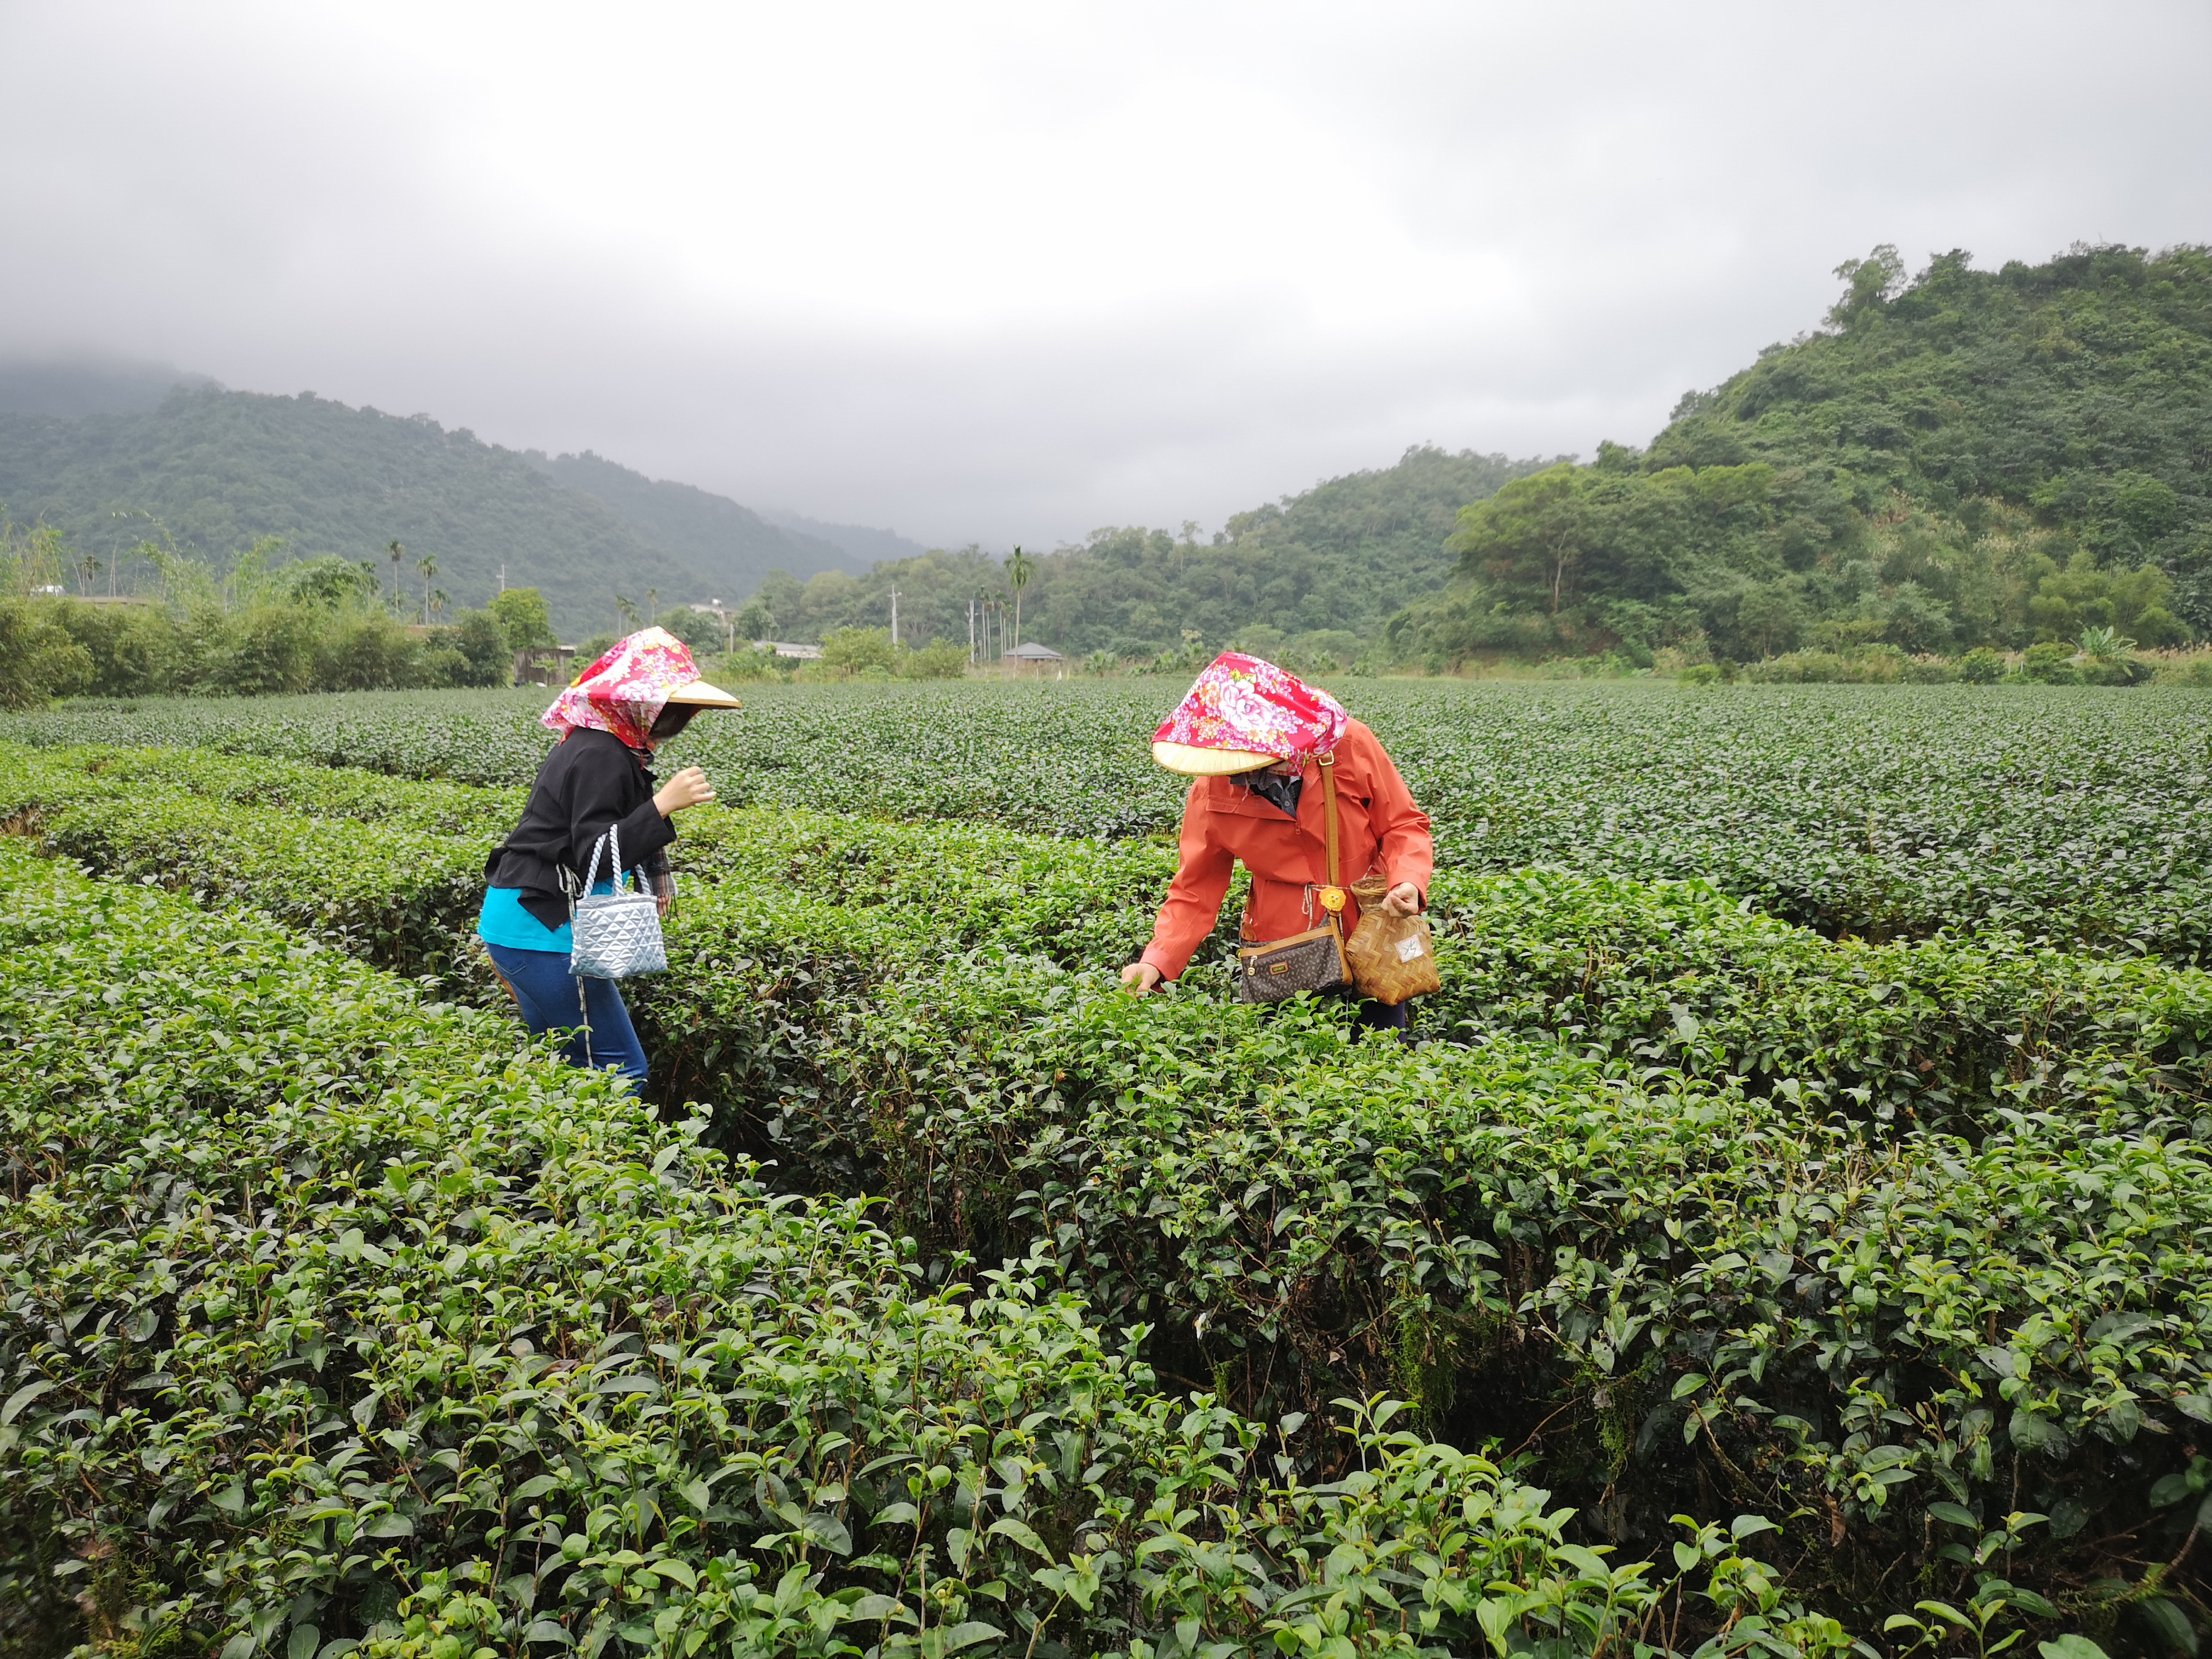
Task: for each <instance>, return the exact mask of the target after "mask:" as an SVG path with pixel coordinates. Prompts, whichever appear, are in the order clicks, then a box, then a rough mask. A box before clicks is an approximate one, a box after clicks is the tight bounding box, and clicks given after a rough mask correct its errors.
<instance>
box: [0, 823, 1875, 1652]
mask: <svg viewBox="0 0 2212 1659" xmlns="http://www.w3.org/2000/svg"><path fill="white" fill-rule="evenodd" d="M0 872H4V874H5V875H6V877H7V878H8V879H9V885H10V887H11V889H14V890H17V891H19V892H20V893H21V894H23V895H24V896H25V897H24V900H23V902H19V903H17V904H15V905H14V906H12V907H11V908H10V909H9V913H8V915H7V916H6V918H5V921H4V924H0V932H4V934H5V938H4V939H0V943H4V945H5V946H6V948H5V950H4V951H0V1006H4V1008H5V1009H6V1012H7V1015H8V1018H7V1021H6V1025H7V1030H8V1033H9V1035H8V1044H9V1060H10V1064H9V1066H8V1067H6V1068H5V1071H4V1073H0V1076H4V1079H5V1080H4V1081H0V1116H4V1121H5V1122H6V1125H7V1127H8V1131H9V1135H8V1146H9V1152H8V1153H7V1155H6V1157H7V1166H8V1174H9V1186H10V1191H11V1193H12V1194H15V1197H14V1200H13V1201H11V1202H10V1203H9V1204H7V1205H6V1206H0V1272H3V1273H5V1275H6V1281H7V1283H8V1285H9V1290H10V1296H9V1300H8V1301H7V1303H6V1304H4V1307H0V1395H4V1403H0V1605H4V1607H6V1608H7V1609H8V1611H7V1612H5V1613H0V1620H5V1621H7V1623H6V1625H0V1629H5V1628H6V1627H7V1626H9V1625H12V1626H16V1627H17V1628H18V1629H20V1628H21V1621H24V1620H47V1621H51V1622H52V1624H55V1625H61V1624H64V1623H66V1622H73V1621H75V1620H82V1626H83V1633H84V1634H85V1635H86V1636H87V1637H88V1638H92V1639H93V1640H94V1642H96V1643H99V1644H106V1645H110V1646H114V1645H124V1646H128V1647H131V1648H132V1649H134V1650H140V1651H146V1650H158V1649H159V1648H161V1647H163V1646H166V1645H169V1644H184V1645H185V1646H186V1647H188V1648H190V1649H191V1650H206V1651H213V1650H216V1649H217V1648H218V1647H220V1648H221V1649H222V1650H223V1651H225V1652H228V1653H232V1654H234V1655H235V1656H243V1655H246V1654H249V1653H252V1652H254V1651H258V1650H261V1649H262V1648H264V1646H269V1645H271V1644H274V1643H275V1642H276V1641H278V1640H282V1641H283V1642H284V1644H285V1650H286V1651H288V1652H289V1653H292V1654H296V1655H310V1654H316V1653H319V1652H325V1651H328V1650H330V1644H332V1643H338V1644H359V1645H360V1646H361V1648H362V1650H363V1651H366V1652H368V1653H370V1654H373V1655H377V1656H392V1659H397V1656H402V1655H404V1656H410V1659H416V1656H422V1659H428V1656H433V1655H437V1654H442V1653H448V1652H466V1651H472V1650H475V1649H477V1648H478V1647H481V1646H485V1645H495V1650H498V1649H502V1648H504V1649H519V1648H520V1647H521V1646H522V1645H524V1644H560V1645H562V1646H566V1647H580V1648H582V1649H583V1650H585V1651H587V1652H599V1651H603V1650H606V1649H607V1648H608V1646H609V1644H620V1646H619V1647H617V1649H616V1650H617V1651H627V1650H629V1649H631V1648H636V1649H639V1650H652V1651H668V1650H677V1651H681V1650H685V1649H690V1650H695V1651H696V1650H698V1649H699V1648H701V1647H703V1646H704V1645H706V1644H708V1643H713V1644H715V1645H716V1646H717V1648H718V1649H720V1648H727V1649H729V1650H733V1651H744V1652H791V1653H823V1654H827V1653H829V1652H833V1651H841V1650H848V1649H846V1648H843V1647H842V1646H841V1645H840V1644H841V1642H842V1640H843V1639H844V1637H845V1636H846V1635H849V1637H850V1638H858V1639H865V1640H871V1641H872V1642H873V1643H874V1644H876V1645H877V1647H878V1650H879V1651H882V1652H885V1653H893V1652H903V1653H916V1654H920V1653H930V1652H942V1651H951V1650H964V1649H969V1648H973V1649H975V1650H976V1651H978V1652H981V1653H989V1654H1011V1653H1012V1652H1013V1651H1015V1650H1017V1649H1018V1648H1019V1649H1021V1650H1025V1651H1035V1650H1036V1645H1037V1643H1038V1641H1039V1640H1040V1638H1048V1639H1050V1640H1052V1641H1054V1643H1056V1644H1060V1648H1059V1649H1058V1650H1068V1651H1078V1652H1097V1653H1109V1652H1116V1651H1120V1652H1127V1653H1128V1654H1130V1655H1132V1656H1135V1655H1138V1654H1145V1655H1151V1654H1155V1653H1162V1652H1166V1651H1171V1650H1191V1649H1193V1648H1194V1646H1195V1644H1196V1643H1197V1641H1198V1638H1200V1636H1203V1637H1204V1638H1205V1639H1206V1643H1207V1644H1208V1645H1207V1651H1209V1652H1212V1653H1218V1654H1220V1655H1222V1656H1225V1659H1228V1656H1248V1655H1254V1654H1257V1653H1260V1652H1264V1651H1270V1650H1273V1651H1288V1650H1291V1648H1293V1647H1313V1648H1315V1649H1316V1650H1326V1648H1327V1645H1328V1644H1329V1643H1331V1642H1333V1641H1340V1642H1356V1643H1357V1644H1358V1647H1359V1648H1360V1650H1364V1651H1369V1652H1375V1653H1395V1654H1406V1655H1409V1656H1410V1655H1415V1654H1433V1655H1437V1656H1442V1655H1443V1654H1445V1653H1448V1652H1455V1651H1465V1650H1467V1649H1468V1646H1469V1645H1470V1644H1474V1643H1476V1642H1480V1641H1482V1640H1484V1639H1488V1640H1490V1641H1492V1642H1494V1643H1496V1644H1499V1645H1501V1646H1504V1645H1508V1644H1514V1645H1526V1644H1529V1643H1531V1642H1533V1641H1535V1640H1538V1639H1542V1640H1545V1641H1547V1642H1548V1643H1549V1644H1552V1646H1553V1650H1556V1651H1558V1652H1560V1653H1562V1654H1569V1655H1586V1654H1592V1653H1594V1652H1595V1651H1598V1650H1602V1649H1605V1648H1607V1646H1608V1645H1611V1644H1619V1643H1620V1642H1622V1641H1624V1640H1626V1639H1628V1638H1630V1637H1631V1636H1633V1637H1635V1638H1638V1641H1639V1643H1640V1644H1641V1650H1644V1651H1647V1652H1654V1653H1659V1652H1665V1651H1667V1650H1668V1644H1669V1643H1670V1642H1671V1641H1672V1640H1674V1639H1675V1638H1676V1635H1677V1632H1681V1633H1685V1634H1689V1635H1692V1636H1695V1635H1696V1634H1697V1633H1699V1632H1700V1631H1712V1630H1719V1629H1725V1630H1729V1631H1730V1632H1741V1633H1737V1634H1734V1635H1732V1636H1724V1637H1723V1638H1720V1639H1718V1640H1717V1641H1715V1642H1714V1643H1713V1644H1711V1645H1710V1646H1709V1647H1707V1648H1705V1649H1703V1650H1701V1651H1704V1652H1706V1653H1708V1654H1711V1655H1719V1654H1723V1653H1730V1654H1732V1653H1736V1652H1741V1651H1746V1650H1747V1647H1748V1645H1750V1638H1751V1637H1752V1635H1753V1634H1754V1633H1755V1634H1758V1635H1759V1636H1760V1638H1761V1640H1760V1641H1759V1643H1758V1644H1757V1645H1758V1646H1759V1648H1760V1650H1762V1651H1764V1652H1768V1653H1777V1654H1780V1655H1783V1656H1796V1655H1799V1654H1803V1655H1807V1656H1815V1659H1818V1656H1826V1655H1827V1654H1830V1653H1833V1652H1837V1651H1839V1650H1841V1649H1843V1648H1844V1646H1845V1645H1847V1638H1846V1637H1845V1635H1844V1632H1843V1631H1842V1629H1841V1627H1840V1626H1836V1625H1834V1624H1833V1623H1832V1621H1825V1620H1819V1619H1817V1618H1814V1617H1812V1616H1810V1615H1808V1614H1807V1613H1805V1612H1804V1610H1803V1609H1802V1607H1799V1606H1797V1605H1796V1603H1795V1602H1794V1601H1790V1600H1789V1599H1787V1598H1786V1597H1785V1595H1784V1591H1783V1589H1782V1588H1781V1586H1780V1585H1779V1584H1778V1583H1777V1581H1776V1578H1775V1576H1774V1575H1773V1573H1772V1572H1771V1570H1769V1569H1766V1568H1765V1567H1763V1566H1761V1565H1760V1564H1759V1563H1758V1562H1757V1561H1756V1560H1753V1559H1749V1558H1747V1557H1746V1556H1745V1555H1744V1554H1743V1553H1741V1549H1740V1547H1739V1544H1738V1541H1739V1540H1740V1539H1741V1538H1745V1537H1748V1536H1752V1535H1755V1534H1756V1533H1757V1532H1758V1531H1759V1529H1760V1528H1765V1527H1766V1525H1767V1523H1766V1522H1764V1521H1760V1520H1758V1519H1756V1518H1755V1517H1744V1518H1741V1519H1739V1520H1738V1521H1737V1522H1735V1525H1734V1527H1733V1528H1723V1527H1722V1526H1718V1525H1706V1526H1704V1527H1699V1526H1697V1525H1696V1524H1694V1523H1692V1524H1691V1525H1689V1527H1688V1528H1687V1533H1686V1538H1685V1540H1684V1541H1683V1542H1681V1543H1680V1544H1678V1545H1677V1546H1676V1547H1675V1548H1674V1553H1673V1554H1672V1556H1671V1558H1670V1560H1671V1563H1672V1568H1671V1571H1670V1570H1668V1568H1666V1567H1657V1568H1655V1567H1653V1566H1651V1565H1642V1564H1631V1565H1627V1566H1625V1567H1618V1568H1616V1567H1614V1566H1613V1565H1611V1564H1610V1563H1609V1562H1608V1561H1607V1559H1606V1553H1605V1552H1604V1551H1602V1550H1594V1549H1592V1548H1590V1547H1587V1546H1585V1545H1582V1544H1579V1543H1577V1542H1575V1541H1571V1539H1570V1538H1569V1536H1568V1534H1567V1526H1568V1522H1569V1520H1570V1516H1569V1515H1568V1514H1567V1513H1566V1512H1564V1511H1559V1510H1553V1509H1552V1508H1550V1507H1549V1504H1548V1501H1547V1498H1548V1495H1547V1494H1546V1493H1544V1492H1540V1491H1534V1490H1532V1489H1529V1488H1528V1487H1525V1486H1522V1485H1521V1484H1520V1483H1518V1482H1517V1481H1515V1480H1511V1479H1510V1478H1509V1477H1507V1476H1505V1475H1504V1474H1501V1473H1500V1472H1499V1471H1498V1469H1497V1468H1495V1467H1494V1466H1493V1465H1492V1464H1491V1463H1490V1462H1487V1461H1486V1460H1484V1459H1482V1458H1480V1457H1474V1456H1468V1455H1465V1454H1462V1453H1460V1452H1457V1451H1455V1450H1453V1449H1450V1448H1449V1447H1443V1446H1437V1445H1431V1444H1428V1443H1424V1442H1421V1441H1419V1440H1418V1439H1416V1438H1415V1437H1411V1436H1408V1435H1406V1434H1404V1433H1402V1432H1395V1431H1392V1429H1391V1428H1390V1421H1391V1418H1392V1416H1393V1415H1394V1414H1395V1411H1396V1410H1397V1408H1396V1407H1393V1406H1391V1405H1389V1404H1388V1403H1385V1402H1378V1401H1367V1402H1360V1401H1346V1402H1344V1403H1345V1417H1344V1420H1343V1425H1342V1426H1343V1428H1344V1431H1345V1433H1344V1435H1343V1436H1342V1437H1332V1436H1326V1435H1323V1434H1321V1433H1319V1432H1317V1431H1309V1432H1307V1433H1306V1434H1304V1436H1301V1435H1300V1434H1299V1430H1300V1428H1301V1427H1302V1426H1303V1425H1301V1424H1300V1423H1299V1422H1297V1421H1293V1420H1288V1419H1286V1420H1285V1422H1283V1423H1282V1424H1281V1425H1279V1426H1278V1428H1277V1429H1275V1430H1273V1431H1269V1430H1267V1429H1265V1428H1263V1427H1262V1426H1261V1425H1259V1424H1256V1423H1253V1422H1250V1421H1249V1420H1247V1419H1242V1418H1239V1417H1238V1416H1237V1415H1236V1414H1235V1413H1231V1412H1230V1411H1227V1410H1225V1409H1224V1408H1223V1407H1220V1406H1219V1405H1218V1404H1216V1403H1215V1402H1214V1401H1212V1400H1211V1399H1209V1398H1207V1397H1206V1396H1205V1395H1196V1396H1194V1397H1189V1398H1186V1399H1182V1400H1171V1399H1170V1397H1168V1396H1167V1395H1164V1394H1162V1393H1160V1392H1159V1391H1158V1388H1157V1385H1156V1383H1155V1382H1154V1379H1153V1376H1152V1371H1151V1370H1150V1368H1149V1367H1147V1366H1146V1364H1144V1363H1143V1362H1142V1360H1140V1359H1139V1358H1136V1357H1135V1356H1134V1355H1133V1354H1131V1353H1128V1352H1123V1351H1122V1350H1121V1349H1120V1348H1117V1347H1115V1346H1110V1345H1109V1344H1108V1343H1106V1342H1105V1341H1103V1340H1102V1338H1101V1336H1100V1334H1099V1333H1098V1332H1097V1329H1096V1328H1095V1327H1093V1326H1092V1325H1091V1323H1090V1322H1089V1321H1088V1319H1087V1317H1086V1314H1085V1309H1084V1307H1083V1304H1081V1302H1080V1301H1079V1299H1078V1298H1076V1297H1073V1296H1071V1295H1070V1294H1068V1293H1067V1292H1066V1291H1060V1290H1054V1289H1053V1288H1051V1287H1049V1285H1048V1283H1047V1279H1048V1273H1049V1267H1050V1264H1049V1262H1048V1261H1047V1260H1046V1259H1045V1258H1042V1257H1036V1258H1032V1259H1030V1260H1029V1261H1024V1262H1021V1263H1017V1264H1010V1265H1009V1267H1007V1268H1006V1270H1004V1271H1000V1272H996V1273H987V1274H982V1275H979V1276H978V1282H977V1283H976V1284H975V1285H974V1286H972V1287H971V1285H969V1284H968V1283H965V1282H959V1281H957V1280H952V1279H947V1280H945V1282H943V1283H941V1284H939V1285H936V1286H935V1287H934V1288H932V1287H930V1286H929V1285H927V1284H925V1283H924V1275H923V1273H922V1272H921V1264H920V1263H918V1262H917V1261H915V1259H914V1257H913V1255H912V1252H911V1248H910V1246H902V1245H901V1244H898V1243H894V1242H893V1241H892V1240H891V1239H890V1238H888V1237H885V1236H884V1234H882V1233H880V1232H878V1231H876V1230H875V1229H874V1228H872V1226H871V1225H869V1223H868V1221H867V1220H866V1208H865V1206H863V1205H861V1204H860V1203H840V1202H836V1201H829V1200H817V1201H816V1202H813V1203H811V1204H809V1205H807V1206H803V1207H802V1206H793V1205H792V1204H790V1203H788V1202H786V1201H782V1200H777V1199H775V1197H773V1196H772V1195H771V1194H769V1193H768V1192H767V1191H766V1190H765V1189H764V1188H763V1187H762V1186H761V1184H760V1182H759V1172H758V1171H757V1170H756V1169H754V1168H753V1167H752V1166H750V1165H746V1164H737V1165H735V1166H730V1165H726V1164H724V1163H723V1162H722V1161H721V1160H720V1159H717V1158H711V1157H708V1156H705V1155H702V1153H701V1152H700V1151H699V1149H698V1146H697V1135H698V1133H699V1130H700V1127H701V1124H700V1121H699V1120H698V1119H697V1118H696V1117H691V1118H688V1119H685V1120H684V1121H679V1122H677V1123H672V1124H663V1123H661V1122H659V1121H657V1120H656V1119H655V1118H654V1116H653V1115H652V1114H650V1113H647V1112H643V1111H641V1110H639V1109H637V1108H636V1105H635V1103H634V1102H632V1101H631V1100H630V1099H629V1097H628V1095H627V1093H626V1092H625V1091H624V1090H623V1088H622V1086H621V1085H617V1084H615V1083H613V1082H612V1081H611V1080H610V1079H605V1078H604V1077H600V1076H591V1075H585V1074H580V1073H574V1072H572V1071H569V1070H567V1069H566V1068H564V1067H561V1066H557V1065H556V1064H553V1063H552V1062H550V1060H549V1059H548V1058H547V1057H545V1056H544V1055H542V1054H531V1055H525V1056H518V1055H517V1054H515V1053H514V1050H513V1039H512V1037H511V1036H510V1035H509V1033H510V1031H511V1029H512V1028H511V1026H509V1025H508V1024H507V1022H506V1021H505V1020H503V1019H501V1018H498V1017H496V1016H487V1015H482V1014H477V1013H473V1012H467V1011H465V1010H458V1009H454V1008H451V1007H444V1006H426V1005H424V1004H422V1002H421V1001H419V1000H418V999H417V998H416V994H414V992H413V991H412V989H411V988H410V987H407V986H405V985H404V984H403V983H401V982H398V981H393V980H391V979H389V978H386V977H385V976H383V975H379V974H377V973H375V972H374V971H372V970H369V969H364V968H362V967H360V966H358V965H356V964H354V963H349V962H348V961H347V960H346V959H344V958H343V957H338V956H336V955H334V954H332V953H329V952H324V951H312V950H303V949H302V948H301V945H300V943H299V941H297V940H296V939H294V938H292V937H290V936H289V935H287V934H285V933H283V932H281V931H280V930H278V929H276V928H274V927H270V925H268V924H267V923H266V922H264V921H258V920H256V919H253V918H252V917H251V916H250V915H244V914H234V915H220V916H216V917H209V916H206V915H202V914H200V913H199V912H197V910H194V909H191V908H189V907H187V906H185V905H184V904H183V903H181V902H179V901H178V900H175V899H173V898H170V897H167V896H163V895H160V894H158V893H155V892H150V891H149V890H146V889H143V888H141V887H136V886H132V885H118V884H94V883H88V882H87V881H85V880H83V879H82V878H76V877H74V876H71V875H70V874H67V873H66V872H53V871H52V870H47V871H43V872H39V875H40V878H39V879H38V880H36V881H35V882H34V881H32V880H31V879H29V878H30V876H31V873H32V872H31V870H30V868H29V861H28V859H27V854H25V853H23V852H22V851H21V850H8V851H0ZM118 979H120V980H122V981H125V982H128V983H129V984H130V985H131V987H132V993H131V996H130V997H129V998H128V999H127V1000H126V999H123V998H119V997H118V996H116V995H114V994H112V990H111V987H112V985H113V984H114V983H116V982H117V981H118ZM1133 1334H1134V1335H1139V1336H1141V1334H1142V1333H1141V1332H1139V1333H1133ZM1308 1474H1319V1475H1320V1476H1321V1477H1322V1478H1321V1479H1320V1480H1315V1481H1311V1482H1309V1480H1307V1479H1306V1477H1307V1475H1308ZM1669 1530H1670V1531H1678V1530H1680V1529H1679V1528H1670V1529H1669ZM65 1598H73V1600H70V1599H65ZM1686 1604H1687V1607H1686ZM1747 1609H1749V1610H1753V1611H1755V1613H1757V1614H1758V1616H1759V1623H1758V1624H1757V1625H1756V1626H1753V1627H1752V1629H1751V1630H1749V1631H1743V1630H1741V1626H1742V1625H1743V1623H1744V1614H1745V1613H1746V1611H1747ZM1685 1611H1687V1613H1688V1617H1687V1619H1686V1620H1685V1617H1684V1614H1685ZM10 1633H11V1634H12V1633H13V1632H10ZM841 1633H842V1634H841ZM695 1638H696V1639H695ZM1285 1638H1287V1639H1285ZM344 1650H345V1649H344V1648H343V1647H341V1648H340V1649H339V1651H341V1652H343V1651H344Z"/></svg>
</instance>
